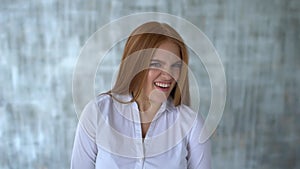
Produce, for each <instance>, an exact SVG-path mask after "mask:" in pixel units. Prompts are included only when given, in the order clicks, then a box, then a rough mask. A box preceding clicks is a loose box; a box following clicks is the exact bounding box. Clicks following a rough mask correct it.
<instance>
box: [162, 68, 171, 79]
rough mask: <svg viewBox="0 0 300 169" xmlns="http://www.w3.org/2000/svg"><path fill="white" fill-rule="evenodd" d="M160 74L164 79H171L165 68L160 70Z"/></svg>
mask: <svg viewBox="0 0 300 169" xmlns="http://www.w3.org/2000/svg"><path fill="white" fill-rule="evenodd" d="M161 76H162V77H163V78H164V80H171V79H172V75H171V72H169V71H167V70H161Z"/></svg>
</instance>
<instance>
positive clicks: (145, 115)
mask: <svg viewBox="0 0 300 169" xmlns="http://www.w3.org/2000/svg"><path fill="white" fill-rule="evenodd" d="M136 102H137V104H138V108H139V111H140V116H141V123H150V122H151V121H152V120H153V118H154V116H155V114H156V113H157V111H158V109H159V108H160V106H161V104H162V103H158V102H155V101H152V100H150V99H149V98H148V97H145V96H139V97H138V98H137V99H136Z"/></svg>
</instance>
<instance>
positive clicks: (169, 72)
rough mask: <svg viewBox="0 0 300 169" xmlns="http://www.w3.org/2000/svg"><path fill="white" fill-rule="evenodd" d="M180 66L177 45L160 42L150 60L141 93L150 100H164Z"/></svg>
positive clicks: (172, 85) (178, 72)
mask: <svg viewBox="0 0 300 169" xmlns="http://www.w3.org/2000/svg"><path fill="white" fill-rule="evenodd" d="M181 67H182V60H181V59H180V49H179V47H178V46H177V45H176V44H175V43H172V42H164V43H162V44H161V45H160V46H159V48H158V49H157V50H156V51H155V53H154V55H153V57H152V59H151V61H150V65H149V71H148V75H147V80H146V84H145V86H144V88H143V90H142V92H143V94H144V95H146V96H148V98H149V99H150V100H151V101H155V102H163V101H164V100H166V99H167V98H168V97H169V95H170V93H171V91H172V89H173V88H174V86H175V84H176V81H177V80H178V78H179V75H180V71H181Z"/></svg>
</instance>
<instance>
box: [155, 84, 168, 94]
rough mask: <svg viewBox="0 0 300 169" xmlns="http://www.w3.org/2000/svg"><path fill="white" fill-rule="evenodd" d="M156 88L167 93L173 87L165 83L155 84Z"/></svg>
mask: <svg viewBox="0 0 300 169" xmlns="http://www.w3.org/2000/svg"><path fill="white" fill-rule="evenodd" d="M154 85H155V87H156V88H158V89H160V90H162V91H164V92H166V91H169V89H170V87H171V83H163V82H154Z"/></svg>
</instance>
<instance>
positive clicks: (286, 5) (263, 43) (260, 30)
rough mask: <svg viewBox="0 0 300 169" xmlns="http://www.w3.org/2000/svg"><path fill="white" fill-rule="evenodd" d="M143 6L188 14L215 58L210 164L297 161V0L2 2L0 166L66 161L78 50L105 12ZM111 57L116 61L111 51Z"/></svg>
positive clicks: (112, 15)
mask: <svg viewBox="0 0 300 169" xmlns="http://www.w3.org/2000/svg"><path fill="white" fill-rule="evenodd" d="M144 11H158V12H167V13H170V14H174V15H177V16H181V17H184V18H186V19H188V20H189V21H191V22H192V23H194V24H195V25H196V26H198V27H199V28H200V29H201V30H202V31H204V33H206V35H207V36H208V37H209V38H210V39H211V41H212V43H213V44H214V45H215V46H216V49H217V50H218V52H219V54H220V57H221V59H222V61H223V63H224V66H225V69H226V75H227V82H228V90H227V91H228V98H227V103H226V108H225V112H224V114H223V118H222V121H221V123H220V125H219V127H218V129H217V132H216V133H215V135H214V136H213V138H212V140H213V168H215V169H217V168H236V169H240V168H243V169H254V168H261V169H282V168H290V169H292V168H295V169H296V168H300V161H299V157H300V148H299V145H298V144H299V143H300V138H299V131H300V123H299V122H298V119H300V101H299V100H300V92H299V91H300V77H299V75H300V57H299V53H300V48H299V46H300V32H299V28H300V1H298V0H288V1H285V0H265V1H259V0H227V1H222V0H209V1H205V0H200V1H198V0H185V1H172V0H167V1H164V0H155V1H135V0H128V1H121V0H119V1H117V0H101V1H95V0H91V1H78V0H76V1H70V0H66V1H59V0H45V1H37V0H30V1H21V0H16V1H11V0H4V1H2V2H1V5H0V39H1V42H0V140H1V142H0V168H2V169H12V168H40V169H42V168H53V169H54V168H68V167H69V160H70V154H71V148H72V144H73V138H74V132H75V127H76V125H77V118H76V114H75V111H74V107H73V103H72V93H71V88H72V71H73V69H74V64H75V63H76V57H77V56H78V54H79V51H80V48H81V47H82V46H83V44H84V43H85V41H86V40H87V39H88V37H89V36H90V35H91V34H92V33H93V32H95V31H96V30H97V29H98V28H100V27H101V26H102V25H104V24H106V23H108V22H109V21H111V20H112V19H116V18H118V17H121V16H124V15H127V14H131V13H134V12H144ZM112 57H113V60H112V64H117V62H116V61H117V60H118V59H119V57H120V56H119V55H118V52H117V53H113V54H112ZM191 67H193V68H195V69H199V70H196V71H199V72H202V73H201V76H203V78H201V84H202V85H203V88H202V89H203V90H202V91H201V92H202V93H203V96H204V97H203V98H204V99H203V102H202V103H203V105H202V107H201V110H202V112H205V111H207V110H208V107H209V103H210V102H209V99H210V98H209V94H210V91H209V81H208V78H207V77H205V75H204V74H205V71H204V70H202V68H199V66H197V65H193V64H192V65H191ZM200 69H201V70H200ZM110 70H111V67H107V68H104V69H103V71H104V74H105V72H106V73H108V72H110ZM203 72H204V73H203ZM103 77H105V76H103ZM104 80H105V79H101V78H99V79H97V80H96V81H97V82H98V84H99V85H100V86H101V83H103V82H104ZM205 89H207V90H205ZM204 114H205V113H204Z"/></svg>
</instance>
